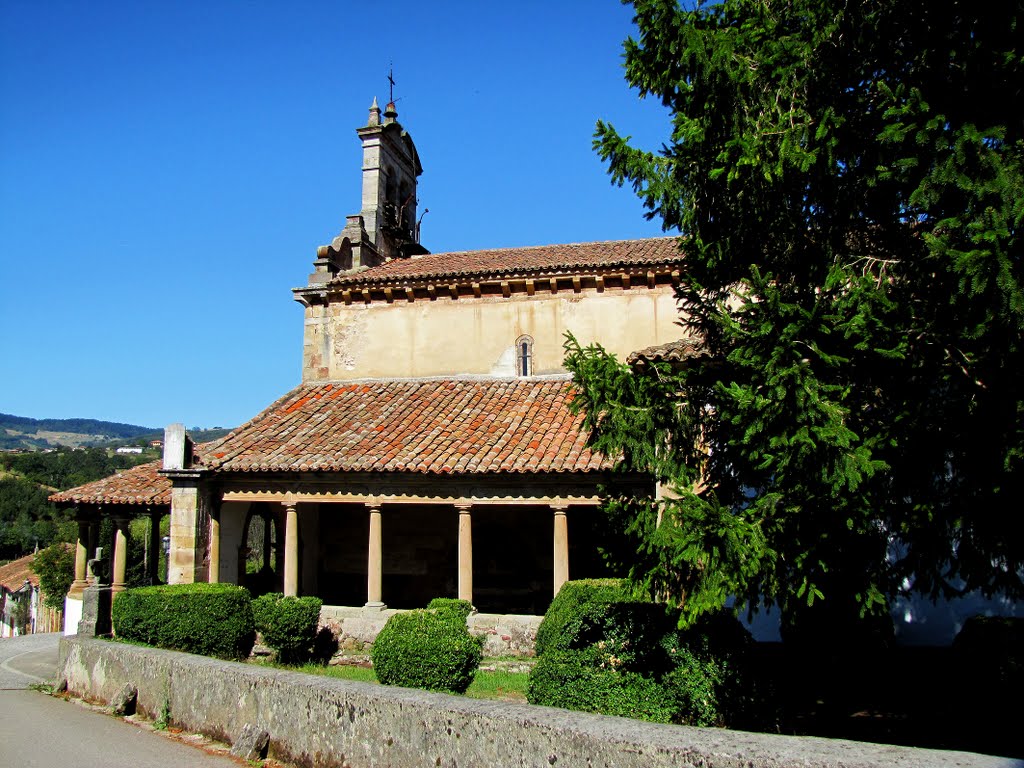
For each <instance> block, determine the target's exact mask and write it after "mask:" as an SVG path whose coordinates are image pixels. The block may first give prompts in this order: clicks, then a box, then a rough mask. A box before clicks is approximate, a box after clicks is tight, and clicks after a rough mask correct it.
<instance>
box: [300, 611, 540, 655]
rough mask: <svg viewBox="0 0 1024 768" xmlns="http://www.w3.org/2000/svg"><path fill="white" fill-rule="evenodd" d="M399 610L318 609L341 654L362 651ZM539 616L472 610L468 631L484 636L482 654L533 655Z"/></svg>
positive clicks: (323, 624)
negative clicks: (335, 639) (336, 641)
mask: <svg viewBox="0 0 1024 768" xmlns="http://www.w3.org/2000/svg"><path fill="white" fill-rule="evenodd" d="M396 613H398V611H396V610H392V609H385V610H378V609H374V608H346V607H343V606H333V605H325V606H324V607H323V608H322V609H321V610H320V626H322V627H327V628H328V629H330V630H331V632H332V633H334V636H335V637H336V638H337V640H338V650H339V652H341V653H342V654H352V653H361V652H363V651H365V650H366V649H367V647H368V646H370V645H372V644H373V641H374V640H375V639H376V637H377V634H378V633H379V632H380V631H381V629H383V628H384V625H385V624H386V623H387V620H388V619H390V618H391V617H392V616H394V615H395V614H396ZM541 618H542V617H540V616H518V615H514V614H497V613H474V614H473V615H472V616H470V617H469V619H468V621H467V624H468V626H469V631H470V633H471V634H474V635H481V636H483V638H484V656H520V657H530V656H533V655H534V645H535V643H536V640H537V627H539V626H540V621H541Z"/></svg>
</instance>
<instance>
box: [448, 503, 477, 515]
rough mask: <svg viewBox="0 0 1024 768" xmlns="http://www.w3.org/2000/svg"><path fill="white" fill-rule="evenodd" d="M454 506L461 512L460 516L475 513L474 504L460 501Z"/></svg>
mask: <svg viewBox="0 0 1024 768" xmlns="http://www.w3.org/2000/svg"><path fill="white" fill-rule="evenodd" d="M452 506H453V507H455V509H457V510H458V511H459V514H460V515H468V514H469V513H470V512H472V511H473V502H471V501H460V502H457V503H455V504H452Z"/></svg>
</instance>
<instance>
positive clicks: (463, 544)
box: [455, 504, 473, 604]
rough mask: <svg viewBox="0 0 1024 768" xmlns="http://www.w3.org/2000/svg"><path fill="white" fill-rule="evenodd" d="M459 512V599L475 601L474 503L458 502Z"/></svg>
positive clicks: (456, 506)
mask: <svg viewBox="0 0 1024 768" xmlns="http://www.w3.org/2000/svg"><path fill="white" fill-rule="evenodd" d="M455 509H457V510H458V512H459V600H468V601H469V603H470V604H472V603H473V518H472V516H471V514H470V513H471V512H472V509H473V505H472V504H456V505H455Z"/></svg>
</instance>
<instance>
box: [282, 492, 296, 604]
mask: <svg viewBox="0 0 1024 768" xmlns="http://www.w3.org/2000/svg"><path fill="white" fill-rule="evenodd" d="M284 515H285V516H284V590H283V591H284V595H285V597H296V596H297V595H298V594H299V510H298V509H297V508H296V506H295V504H285V507H284Z"/></svg>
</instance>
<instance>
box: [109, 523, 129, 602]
mask: <svg viewBox="0 0 1024 768" xmlns="http://www.w3.org/2000/svg"><path fill="white" fill-rule="evenodd" d="M113 523H114V557H113V570H112V571H111V579H110V591H111V592H113V593H115V594H117V593H118V592H124V590H125V570H126V566H127V564H128V520H127V518H124V517H115V518H114V519H113Z"/></svg>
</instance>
